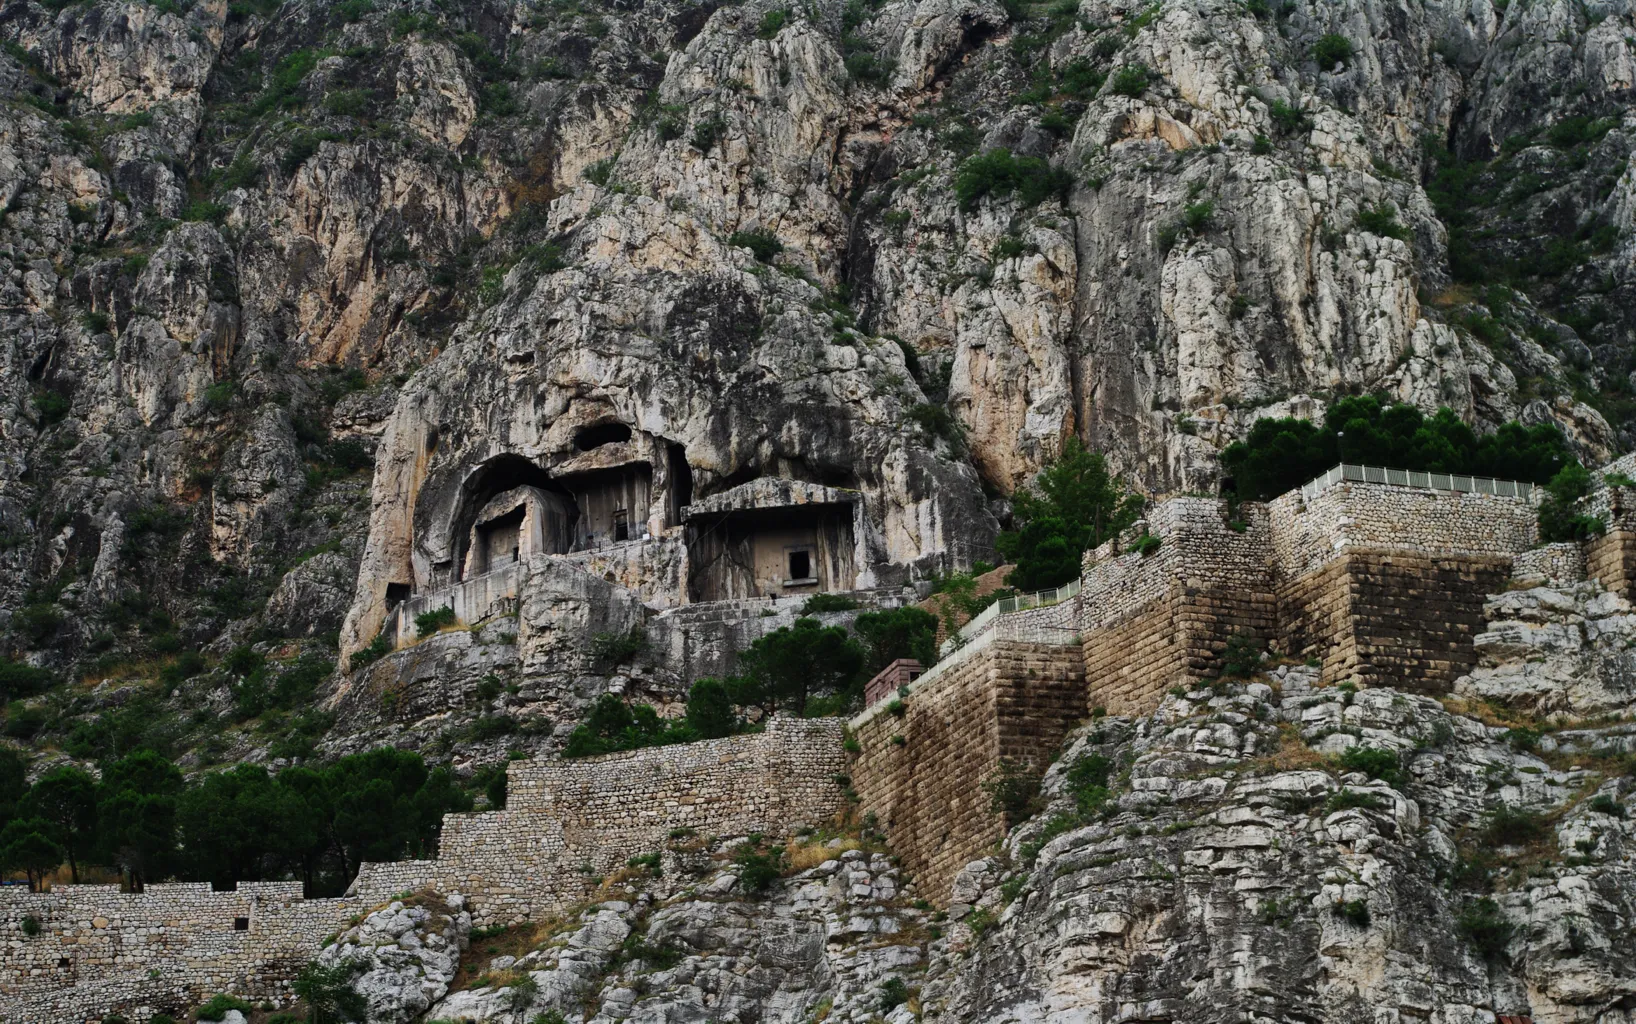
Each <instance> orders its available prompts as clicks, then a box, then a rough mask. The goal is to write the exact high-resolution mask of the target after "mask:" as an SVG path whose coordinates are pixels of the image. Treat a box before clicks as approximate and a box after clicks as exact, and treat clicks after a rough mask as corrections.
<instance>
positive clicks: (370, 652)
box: [347, 632, 392, 672]
mask: <svg viewBox="0 0 1636 1024" xmlns="http://www.w3.org/2000/svg"><path fill="white" fill-rule="evenodd" d="M391 653H392V638H391V637H389V636H387V635H386V633H385V632H381V633H377V634H376V635H375V639H373V640H371V641H369V646H367V647H364V648H361V649H360V650H356V651H353V652H352V657H351V658H349V659H347V671H349V672H356V671H358V670H359V669H361V668H363V667H364V666H365V665H370V664H373V663H375V662H377V661H380V660H381V659H382V658H384V657H386V656H387V655H388V654H391Z"/></svg>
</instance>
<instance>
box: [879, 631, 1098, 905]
mask: <svg viewBox="0 0 1636 1024" xmlns="http://www.w3.org/2000/svg"><path fill="white" fill-rule="evenodd" d="M909 690H910V692H909V696H908V697H907V698H906V699H904V701H903V707H902V714H901V715H900V714H895V713H893V711H892V710H890V708H891V704H890V703H889V702H888V703H883V704H879V705H876V706H875V707H873V708H870V709H869V710H868V711H866V712H864V713H863V714H862V715H859V716H858V717H857V718H855V719H853V720H852V723H851V725H852V731H853V735H854V738H855V739H856V740H857V743H858V747H859V751H858V753H857V754H855V755H854V757H853V761H852V768H851V774H852V784H853V786H854V787H855V789H856V790H857V793H858V798H859V800H860V808H861V809H862V810H863V811H864V812H866V813H871V812H872V813H874V814H875V815H876V817H877V818H878V819H879V821H880V824H881V826H882V827H883V828H884V829H885V831H886V835H887V838H888V840H889V841H890V843H891V845H892V849H893V851H894V852H895V853H897V854H898V856H899V857H901V858H902V859H903V863H904V864H905V865H906V866H907V867H908V868H909V870H910V871H912V872H913V873H914V875H915V880H916V884H917V885H918V886H919V888H920V891H921V892H922V893H924V894H925V895H926V896H927V898H929V899H931V900H933V901H936V902H939V903H941V902H944V901H945V900H946V899H947V898H948V891H949V886H950V884H951V883H952V881H953V880H954V876H955V874H956V873H957V872H958V871H959V870H960V869H961V868H962V867H964V866H965V865H966V864H967V863H969V862H970V861H971V860H973V859H975V858H977V857H980V856H982V855H983V854H984V853H985V852H986V851H987V850H988V848H989V847H990V846H991V845H992V844H993V843H994V842H996V841H997V840H999V839H1000V838H1001V837H1002V836H1003V835H1004V834H1005V823H1004V821H1003V820H1002V818H1001V817H1000V816H999V815H998V814H996V813H995V812H994V811H993V810H992V808H991V806H990V797H989V795H988V793H986V792H985V791H984V790H983V787H982V783H983V782H984V781H985V780H987V779H990V778H992V777H993V776H994V774H995V772H996V771H997V770H998V768H999V767H1000V762H1001V759H1002V758H1003V759H1009V760H1012V761H1015V762H1017V763H1019V764H1024V765H1028V766H1029V767H1030V769H1031V770H1033V771H1036V772H1039V771H1043V770H1044V768H1045V766H1046V765H1047V764H1049V763H1050V762H1051V761H1052V760H1053V759H1054V758H1055V757H1056V755H1057V752H1058V748H1059V747H1060V745H1061V743H1062V737H1063V736H1064V735H1065V733H1066V732H1067V730H1068V729H1069V728H1071V727H1072V726H1073V724H1074V723H1075V722H1077V721H1079V720H1080V719H1082V718H1084V716H1085V706H1084V699H1085V698H1084V674H1083V670H1082V665H1081V662H1080V657H1079V650H1078V648H1077V647H1074V646H1072V645H1064V644H1035V643H1026V642H1020V641H1014V640H1006V639H1002V638H998V637H995V636H994V635H993V634H992V633H985V634H984V635H983V636H982V637H980V638H979V639H977V640H975V641H973V642H972V643H971V644H969V645H967V647H965V648H962V649H961V650H960V651H958V652H956V653H955V654H954V655H952V656H951V657H950V658H948V659H946V661H944V662H940V663H939V664H938V665H937V666H935V667H934V668H933V670H931V671H929V672H928V673H927V674H926V675H924V676H922V677H921V678H920V679H918V680H916V681H915V682H914V683H913V684H911V686H910V688H909Z"/></svg>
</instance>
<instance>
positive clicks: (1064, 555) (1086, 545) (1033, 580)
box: [996, 437, 1142, 590]
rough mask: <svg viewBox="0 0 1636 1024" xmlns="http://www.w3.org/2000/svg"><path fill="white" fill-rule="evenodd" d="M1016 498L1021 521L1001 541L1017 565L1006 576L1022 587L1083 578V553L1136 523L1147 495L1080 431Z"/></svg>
mask: <svg viewBox="0 0 1636 1024" xmlns="http://www.w3.org/2000/svg"><path fill="white" fill-rule="evenodd" d="M1011 500H1012V520H1013V523H1014V524H1015V525H1014V528H1013V529H1011V530H1007V531H1006V532H1004V533H1002V534H1001V535H1000V537H999V539H998V541H997V543H996V546H997V547H998V548H999V550H1000V553H1001V554H1002V555H1004V556H1005V558H1006V560H1007V561H1009V562H1011V563H1013V564H1015V565H1016V566H1017V568H1016V569H1015V570H1013V571H1012V573H1011V574H1010V575H1009V576H1008V577H1006V582H1007V583H1008V584H1010V585H1011V586H1013V587H1016V588H1018V589H1020V590H1039V589H1042V588H1045V587H1057V586H1061V585H1063V584H1064V583H1067V582H1068V581H1069V580H1073V579H1078V578H1079V573H1080V558H1081V556H1082V555H1083V554H1084V553H1085V552H1086V551H1087V550H1089V549H1091V548H1094V547H1096V546H1098V545H1100V544H1101V543H1103V542H1104V541H1106V540H1108V539H1110V538H1111V537H1114V536H1116V535H1117V534H1118V533H1119V531H1120V530H1123V529H1124V528H1125V527H1127V526H1129V525H1130V524H1131V523H1133V522H1134V521H1135V520H1136V517H1137V516H1138V515H1140V514H1141V509H1142V499H1141V498H1140V497H1139V496H1137V495H1135V494H1133V493H1131V492H1130V491H1128V490H1127V489H1126V488H1125V483H1124V481H1123V480H1121V479H1120V478H1118V477H1116V476H1114V475H1113V474H1112V473H1110V472H1109V471H1108V465H1107V461H1106V460H1105V459H1104V458H1103V456H1102V455H1101V454H1100V453H1097V452H1091V451H1087V450H1086V448H1085V447H1084V445H1082V444H1081V443H1080V441H1079V439H1078V438H1077V437H1070V438H1069V439H1068V441H1067V443H1066V444H1065V445H1064V446H1063V449H1062V454H1061V455H1060V456H1058V457H1057V458H1055V459H1053V460H1051V461H1050V462H1048V463H1047V464H1046V466H1045V468H1044V469H1042V470H1040V472H1039V474H1038V475H1037V476H1036V477H1035V478H1034V480H1033V482H1032V484H1031V485H1030V486H1027V487H1021V488H1018V489H1017V491H1016V493H1015V494H1013V495H1012V499H1011Z"/></svg>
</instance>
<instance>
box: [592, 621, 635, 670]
mask: <svg viewBox="0 0 1636 1024" xmlns="http://www.w3.org/2000/svg"><path fill="white" fill-rule="evenodd" d="M647 648H648V635H647V633H646V631H644V630H643V629H642V627H641V626H632V627H631V628H630V629H628V630H626V631H625V632H623V633H598V634H596V635H595V636H593V637H591V657H592V658H593V659H595V660H596V662H597V664H599V665H602V666H604V667H609V668H611V667H613V666H615V665H618V664H620V663H622V662H624V661H627V660H629V659H630V658H632V657H634V656H635V655H637V654H640V653H641V652H643V651H645V650H647Z"/></svg>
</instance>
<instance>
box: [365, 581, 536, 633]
mask: <svg viewBox="0 0 1636 1024" xmlns="http://www.w3.org/2000/svg"><path fill="white" fill-rule="evenodd" d="M526 572H527V569H526V567H525V564H524V563H518V562H512V563H510V564H509V565H504V566H501V567H500V568H498V569H495V570H494V571H492V572H486V573H484V574H483V575H481V576H475V577H473V578H472V579H469V580H465V581H463V582H460V583H456V584H454V585H452V586H448V587H442V588H440V589H437V590H433V591H429V592H427V593H423V594H416V595H415V596H414V597H411V598H409V599H408V600H406V601H404V602H403V603H402V604H400V605H399V606H398V611H397V616H396V618H393V619H388V620H387V626H386V628H387V629H388V630H393V632H392V633H391V635H392V637H393V640H394V643H396V644H398V645H402V644H407V643H413V642H414V641H415V640H417V639H419V637H418V635H417V634H416V632H415V616H417V615H422V614H425V613H426V612H433V611H436V610H438V609H439V608H453V609H454V617H455V618H456V619H457V620H459V621H460V622H462V623H465V624H467V625H470V624H472V623H474V622H482V621H483V620H484V619H488V618H493V617H494V616H496V615H513V614H515V613H516V611H517V591H518V588H519V587H520V586H521V581H522V578H523V577H524V575H526Z"/></svg>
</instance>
